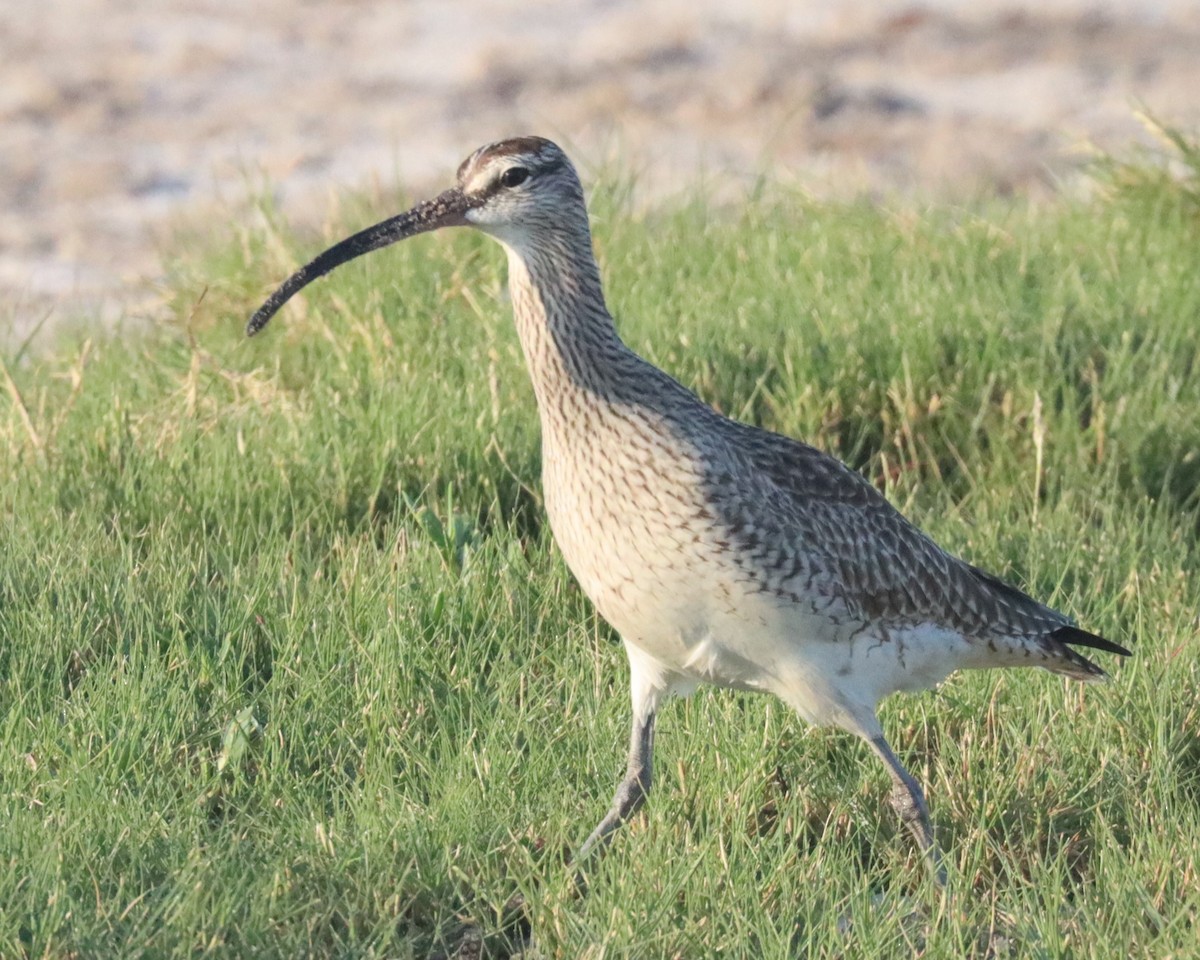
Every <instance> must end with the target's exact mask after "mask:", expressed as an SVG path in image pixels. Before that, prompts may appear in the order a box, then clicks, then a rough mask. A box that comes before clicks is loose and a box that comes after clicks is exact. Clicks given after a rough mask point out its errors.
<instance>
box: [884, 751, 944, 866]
mask: <svg viewBox="0 0 1200 960" xmlns="http://www.w3.org/2000/svg"><path fill="white" fill-rule="evenodd" d="M867 742H868V743H869V744H870V745H871V749H872V750H874V751H875V755H876V756H877V757H879V759H880V760H882V761H883V762H884V764H886V766H887V768H888V773H890V774H891V775H892V795H891V803H892V809H894V810H895V811H896V813H897V814H898V815H899V817H900V822H901V823H903V824H904V825H905V826H906V827H908V829H909V832H910V833H912V835H913V837H914V838H915V839H916V841H917V846H919V847H920V848H921V852H922V853H924V854H925V857H926V860H927V861H928V863H929V866H930V868H931V869H932V870H933V872H934V876H935V877H936V879H937V882H938V883H939V884H940V885H941V886H945V885H946V868H945V866H943V864H942V852H941V850H939V849H938V845H937V841H935V840H934V838H933V824H932V823H931V822H930V820H929V808H928V807H927V806H926V805H925V795H924V794H923V793H922V792H921V786H920V784H918V783H917V781H916V780H915V779H914V778H913V775H912V774H911V773H909V772H908V771H907V770H905V769H904V765H903V764H902V763H901V762H900V761H899V759H897V757H896V755H895V754H894V753H893V752H892V748H891V747H889V746H888V742H887V741H886V740H885V739H883V735H882V734H877V735H876V736H873V737H871V738H869V739H868V740H867Z"/></svg>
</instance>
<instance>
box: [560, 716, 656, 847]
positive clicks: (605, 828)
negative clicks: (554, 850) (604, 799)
mask: <svg viewBox="0 0 1200 960" xmlns="http://www.w3.org/2000/svg"><path fill="white" fill-rule="evenodd" d="M653 766H654V711H650V712H649V713H646V714H643V715H641V716H638V715H635V716H634V718H633V732H632V733H631V734H630V737H629V762H628V764H627V765H626V767H625V779H623V780H622V781H621V782H620V784H618V786H617V793H616V795H615V796H614V797H613V801H612V805H611V806H610V807H609V808H608V813H606V814H605V815H604V819H603V820H601V821H600V823H599V825H598V826H597V827H596V829H595V830H593V831H592V833H591V836H589V837H588V838H587V840H586V841H584V844H583V847H582V848H581V849H580V851H579V856H578V857H577V858H576V859H577V860H580V861H582V860H584V859H585V858H586V857H587V856H588V855H589V854H590V853H592V852H593V851H594V850H596V849H603V848H604V847H606V846H607V845H608V841H609V839H610V838H611V835H612V833H613V831H615V830H616V829H617V828H618V827H620V826H621V824H623V823H624V822H625V821H626V820H628V819H629V818H630V817H632V816H633V815H634V814H635V813H637V811H638V810H639V809H640V808H641V806H642V804H644V803H645V802H646V797H647V796H649V795H650V782H651V779H652V771H653Z"/></svg>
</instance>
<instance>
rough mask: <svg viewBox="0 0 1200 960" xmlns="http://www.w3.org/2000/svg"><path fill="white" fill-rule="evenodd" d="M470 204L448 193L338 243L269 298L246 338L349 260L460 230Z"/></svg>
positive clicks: (458, 193) (456, 193)
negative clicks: (436, 232)
mask: <svg viewBox="0 0 1200 960" xmlns="http://www.w3.org/2000/svg"><path fill="white" fill-rule="evenodd" d="M469 208H470V203H469V201H468V200H467V198H466V196H465V195H464V194H463V192H462V191H461V190H459V189H458V188H454V189H451V190H447V191H446V192H445V193H441V194H439V195H438V196H436V197H434V198H433V199H432V200H426V201H425V202H424V203H419V204H417V205H416V206H415V207H413V208H412V209H411V210H409V211H408V212H407V213H402V214H400V215H398V216H395V217H390V218H388V219H387V220H384V221H383V222H382V223H377V224H375V226H373V227H367V229H366V230H360V231H359V232H358V233H356V234H354V236H352V237H347V238H346V239H345V240H343V241H342V242H341V243H336V244H334V245H333V246H332V247H330V248H329V249H328V250H326V251H325V252H324V253H322V254H321V255H320V256H318V257H317V258H316V259H314V260H313V261H312V262H310V263H307V264H305V265H304V266H303V267H301V268H300V269H299V270H297V271H296V272H295V273H293V274H292V275H291V276H290V277H288V278H287V279H286V280H285V281H283V283H282V284H281V285H280V286H279V289H278V290H276V291H275V292H274V293H273V294H271V295H270V296H269V297H267V299H266V302H264V303H263V305H262V306H261V307H259V308H258V310H256V311H255V313H254V316H252V317H251V318H250V322H249V323H247V324H246V336H248V337H252V336H254V335H255V334H256V333H258V331H259V330H261V329H262V328H263V327H265V326H266V325H267V321H269V320H270V319H271V318H272V317H273V316H275V314H276V312H277V311H278V310H279V308H280V307H282V306H283V305H284V304H285V303H287V302H288V301H289V300H290V299H291V298H292V297H293V296H295V294H297V293H299V292H300V291H301V290H303V289H304V288H305V287H307V286H308V285H309V284H310V283H312V282H313V281H314V280H316V279H317V278H318V277H323V276H325V274H327V273H328V272H329V271H330V270H332V269H334V267H338V266H341V265H342V264H343V263H345V262H346V261H347V260H353V259H354V258H355V257H361V256H362V255H363V254H364V253H370V252H371V251H372V250H378V249H379V248H380V247H386V246H388V245H389V244H392V243H396V242H397V241H400V240H406V239H408V238H409V237H415V236H416V235H417V234H418V233H428V232H429V231H430V230H437V229H438V228H439V227H460V226H464V225H465V224H466V222H467V219H466V213H467V210H468V209H469Z"/></svg>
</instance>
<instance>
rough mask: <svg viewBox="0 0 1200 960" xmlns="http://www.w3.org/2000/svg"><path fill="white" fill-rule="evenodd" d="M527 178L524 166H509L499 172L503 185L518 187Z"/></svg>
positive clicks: (526, 170)
mask: <svg viewBox="0 0 1200 960" xmlns="http://www.w3.org/2000/svg"><path fill="white" fill-rule="evenodd" d="M528 179H529V170H528V169H526V168H525V167H509V168H508V169H507V170H505V171H504V172H503V173H502V174H500V184H501V185H502V186H505V187H519V186H520V185H521V184H523V183H524V182H525V181H526V180H528Z"/></svg>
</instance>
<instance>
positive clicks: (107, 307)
mask: <svg viewBox="0 0 1200 960" xmlns="http://www.w3.org/2000/svg"><path fill="white" fill-rule="evenodd" d="M735 11H736V12H735ZM1198 90H1200V3H1197V2H1196V0H1190V2H1183V0H1144V2H1125V3H1119V2H1112V3H1088V2H1077V0H1058V2H1054V0H1047V2H1043V3H1040V4H1036V5H1034V4H1019V3H1014V2H1009V0H973V2H965V0H926V2H919V3H914V2H911V0H878V2H870V3H868V2H859V3H853V2H847V0H792V2H780V0H739V2H738V3H730V2H729V0H654V2H635V0H553V2H551V0H338V2H333V0H328V2H295V0H260V2H256V3H253V4H246V3H239V2H234V0H171V2H169V3H163V2H161V0H121V2H117V0H41V2H39V3H36V4H34V3H31V2H21V0H9V2H7V3H5V4H4V5H3V6H0V329H3V328H7V332H8V334H9V335H10V336H11V335H13V334H14V333H15V334H16V335H17V336H18V338H19V337H20V336H23V335H24V332H25V331H27V330H29V329H31V328H32V326H33V325H36V324H38V323H40V322H42V321H43V320H44V319H45V318H49V325H51V326H53V325H54V323H56V322H58V321H59V320H61V319H63V318H67V317H70V316H73V315H78V314H81V313H82V314H83V315H85V316H87V317H91V318H94V319H95V320H96V321H97V322H105V321H107V320H109V319H111V318H113V317H116V316H120V315H121V314H123V313H129V312H133V313H137V312H139V311H141V312H143V313H144V314H145V315H151V316H152V315H153V310H154V304H153V295H152V291H153V278H154V276H155V272H156V270H157V269H158V267H157V261H156V254H157V252H158V251H159V250H160V249H161V247H162V244H163V242H164V238H165V237H166V236H168V235H169V233H170V231H171V230H172V229H173V228H174V226H175V225H177V224H179V223H181V222H188V223H191V224H193V225H195V224H197V223H200V224H203V223H204V222H205V220H206V218H211V219H214V221H218V220H220V221H224V220H228V219H229V218H230V217H231V216H234V215H236V213H235V211H236V210H237V204H238V199H239V198H240V197H242V196H245V195H246V193H247V191H248V190H250V189H252V188H254V187H255V185H261V184H262V183H263V182H268V183H270V184H271V186H272V188H273V189H274V190H275V192H276V193H277V195H278V197H279V201H280V204H281V205H282V211H283V215H284V216H285V217H286V218H287V219H288V220H289V221H291V222H295V223H299V224H302V223H306V222H308V223H319V222H321V220H322V219H323V216H324V215H325V214H327V213H328V210H329V198H330V196H331V193H336V192H339V191H344V190H352V189H362V188H365V187H369V186H370V185H371V184H373V183H376V184H380V183H381V184H383V185H384V186H385V187H391V186H393V185H395V184H397V183H402V184H404V185H405V186H406V187H408V188H409V189H411V190H412V191H414V192H417V193H420V192H423V191H424V190H427V189H429V190H432V189H439V188H441V187H443V186H445V185H447V184H448V183H449V182H450V178H451V177H452V176H453V173H454V169H455V167H456V165H457V164H458V162H459V161H460V160H461V159H462V157H463V156H465V155H466V154H467V153H468V152H469V151H470V150H472V149H473V148H474V147H476V146H478V145H479V144H480V143H483V142H485V141H488V140H492V139H497V138H500V137H503V136H507V135H512V134H519V133H538V134H542V135H545V136H549V137H551V138H554V139H556V140H558V141H559V142H561V143H562V144H563V145H564V146H566V147H567V148H568V149H569V150H570V151H571V153H572V154H573V155H574V156H575V157H576V159H577V160H578V161H579V165H580V166H581V168H582V169H583V171H584V175H585V180H586V179H587V176H588V171H589V170H590V171H593V172H594V171H595V170H596V169H598V168H600V167H602V166H604V165H606V164H613V165H615V166H617V167H618V169H620V170H622V171H627V172H630V173H633V174H635V175H636V176H637V178H638V187H639V194H640V196H642V197H643V198H661V197H662V196H664V195H669V194H671V193H672V192H683V191H686V190H688V189H690V188H692V187H694V186H695V185H696V184H697V183H698V182H703V183H705V184H707V185H709V186H711V187H713V188H715V189H724V188H726V187H729V186H733V187H734V188H735V189H736V188H740V187H742V186H743V185H749V184H752V183H753V182H754V180H755V179H756V178H757V177H759V176H761V175H764V174H765V175H767V176H768V177H771V178H773V179H776V180H779V181H782V182H784V183H788V184H793V185H796V186H799V187H802V188H803V189H805V190H808V191H811V192H813V193H815V194H817V195H845V194H856V193H862V192H869V193H871V194H875V195H884V196H886V195H888V194H889V193H894V192H902V193H907V194H915V195H918V196H921V197H929V198H936V199H949V200H951V201H953V200H955V199H961V198H970V197H978V196H980V195H985V196H986V195H992V194H997V193H1000V194H1011V193H1024V194H1028V193H1032V194H1035V195H1037V194H1046V193H1052V192H1060V191H1063V190H1072V189H1075V187H1076V184H1077V183H1078V182H1079V176H1078V171H1079V170H1080V168H1081V166H1082V164H1084V163H1085V162H1086V159H1087V156H1088V151H1089V150H1090V149H1093V148H1097V147H1098V148H1101V149H1111V150H1122V149H1124V148H1125V147H1127V146H1128V145H1129V144H1130V143H1132V142H1138V141H1143V142H1146V141H1148V139H1149V134H1148V133H1147V132H1146V130H1145V129H1144V127H1143V126H1142V125H1141V124H1140V123H1139V120H1138V117H1137V114H1136V111H1137V110H1138V109H1139V108H1140V107H1143V106H1144V107H1145V108H1148V109H1149V110H1150V111H1151V112H1153V113H1154V114H1155V115H1157V116H1159V117H1161V118H1162V119H1164V120H1166V121H1169V122H1172V123H1176V124H1180V125H1183V126H1184V127H1191V128H1193V129H1194V128H1195V127H1196V126H1197V125H1198V122H1200V97H1198V96H1197V91H1198Z"/></svg>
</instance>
